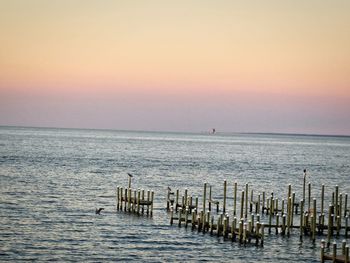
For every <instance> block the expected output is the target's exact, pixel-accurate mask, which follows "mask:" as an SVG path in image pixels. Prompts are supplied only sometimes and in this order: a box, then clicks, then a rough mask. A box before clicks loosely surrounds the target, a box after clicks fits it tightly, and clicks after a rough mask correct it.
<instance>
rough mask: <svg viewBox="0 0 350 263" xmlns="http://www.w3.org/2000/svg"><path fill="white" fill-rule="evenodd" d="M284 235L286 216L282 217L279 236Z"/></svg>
mask: <svg viewBox="0 0 350 263" xmlns="http://www.w3.org/2000/svg"><path fill="white" fill-rule="evenodd" d="M285 234H286V215H283V216H282V231H281V235H282V236H284V235H285Z"/></svg>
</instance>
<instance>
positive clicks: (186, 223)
mask: <svg viewBox="0 0 350 263" xmlns="http://www.w3.org/2000/svg"><path fill="white" fill-rule="evenodd" d="M187 226H188V206H186V209H185V228H187Z"/></svg>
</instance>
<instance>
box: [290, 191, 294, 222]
mask: <svg viewBox="0 0 350 263" xmlns="http://www.w3.org/2000/svg"><path fill="white" fill-rule="evenodd" d="M294 203H295V193H294V192H293V193H292V206H291V211H290V217H291V218H290V221H291V222H290V225H291V226H293V220H294V212H293V211H294V209H293V208H294Z"/></svg>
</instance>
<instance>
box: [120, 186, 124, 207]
mask: <svg viewBox="0 0 350 263" xmlns="http://www.w3.org/2000/svg"><path fill="white" fill-rule="evenodd" d="M119 191H120V205H119V210H123V201H124V200H123V193H124V190H123V187H120V189H119Z"/></svg>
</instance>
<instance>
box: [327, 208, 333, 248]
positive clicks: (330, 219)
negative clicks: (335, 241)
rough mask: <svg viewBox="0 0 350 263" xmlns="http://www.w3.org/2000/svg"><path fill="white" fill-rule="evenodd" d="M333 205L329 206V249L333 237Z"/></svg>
mask: <svg viewBox="0 0 350 263" xmlns="http://www.w3.org/2000/svg"><path fill="white" fill-rule="evenodd" d="M332 221H333V220H332V205H331V204H330V205H329V209H328V229H327V247H329V246H330V244H331V236H332V227H333V226H332V225H333V222H332Z"/></svg>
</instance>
